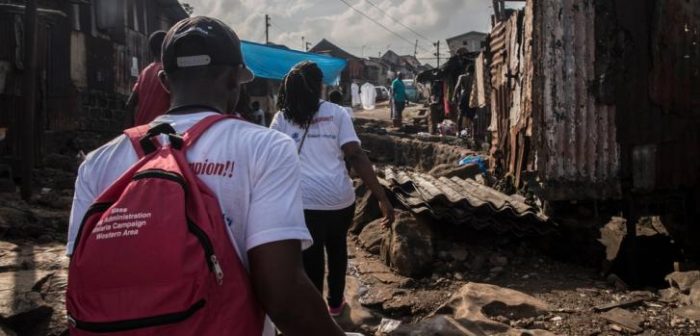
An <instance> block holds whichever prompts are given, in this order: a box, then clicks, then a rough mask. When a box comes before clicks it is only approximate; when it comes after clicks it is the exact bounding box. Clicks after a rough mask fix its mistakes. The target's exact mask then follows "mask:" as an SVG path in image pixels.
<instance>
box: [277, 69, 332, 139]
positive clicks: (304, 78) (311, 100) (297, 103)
mask: <svg viewBox="0 0 700 336" xmlns="http://www.w3.org/2000/svg"><path fill="white" fill-rule="evenodd" d="M322 81H323V72H322V71H321V69H320V68H319V67H318V65H316V63H313V62H309V61H304V62H301V63H298V64H297V65H295V66H294V67H293V68H292V70H290V71H289V73H288V74H287V75H286V76H285V77H284V80H283V81H282V86H280V90H279V96H278V100H277V108H279V109H280V111H282V113H283V114H284V117H285V119H287V120H289V121H291V122H293V123H295V124H297V125H299V126H300V127H307V126H308V125H310V124H311V121H312V120H313V118H314V115H315V114H316V112H318V107H319V100H320V99H321V84H322Z"/></svg>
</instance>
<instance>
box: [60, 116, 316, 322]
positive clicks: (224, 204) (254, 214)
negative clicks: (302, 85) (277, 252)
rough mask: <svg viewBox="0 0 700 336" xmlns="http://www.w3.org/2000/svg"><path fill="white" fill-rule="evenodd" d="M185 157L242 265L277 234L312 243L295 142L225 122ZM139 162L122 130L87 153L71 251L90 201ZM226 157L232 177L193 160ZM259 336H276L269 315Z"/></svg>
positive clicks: (179, 122)
mask: <svg viewBox="0 0 700 336" xmlns="http://www.w3.org/2000/svg"><path fill="white" fill-rule="evenodd" d="M212 114H214V113H213V112H202V113H194V114H186V115H162V116H160V117H158V118H156V120H154V121H153V122H152V123H151V125H155V124H158V123H163V122H166V123H169V124H171V125H172V126H173V128H175V130H176V131H177V132H178V133H182V132H184V131H185V130H187V129H188V128H190V127H192V126H193V125H194V124H195V123H197V122H198V121H199V120H201V119H202V118H204V117H206V116H209V115H212ZM187 159H188V161H189V162H190V163H191V164H193V165H194V167H195V172H196V173H198V176H199V178H201V179H202V181H203V182H204V183H205V184H206V185H207V186H208V187H209V188H210V189H211V190H212V192H214V194H215V195H216V196H217V198H218V199H219V205H220V206H221V211H222V212H223V214H224V217H225V219H226V223H227V225H228V228H229V234H230V237H231V238H232V241H233V242H234V246H235V247H236V250H237V251H238V255H239V257H240V258H241V261H242V262H243V264H244V265H246V266H247V265H248V254H247V253H246V252H247V251H250V250H251V249H253V248H255V247H257V246H260V245H264V244H267V243H272V242H275V241H282V240H301V241H302V245H303V248H307V247H308V246H310V245H311V243H312V241H311V235H310V234H309V232H308V230H307V228H306V224H305V222H304V213H303V209H302V203H301V194H300V188H299V176H300V175H299V159H298V157H297V155H296V147H295V146H294V142H293V141H291V140H290V139H289V138H288V137H286V136H283V135H281V134H279V133H278V132H274V131H271V130H269V129H267V128H264V127H260V126H258V125H255V124H252V123H249V122H246V121H242V120H224V121H221V122H219V123H217V124H215V125H214V126H212V127H211V128H210V129H209V130H207V131H206V133H204V134H203V135H202V137H201V138H200V139H199V140H198V141H197V142H196V143H195V145H194V147H192V148H191V149H190V150H189V151H188V152H187ZM136 161H137V155H136V152H135V151H134V149H133V147H132V144H131V142H130V141H129V140H128V139H127V138H126V137H125V136H123V135H122V136H119V137H117V138H115V139H114V140H112V141H111V142H109V143H107V144H106V145H104V146H102V147H100V148H99V149H97V150H95V151H93V152H91V153H90V154H88V156H87V158H86V160H85V162H83V164H82V165H81V166H80V169H79V170H78V179H77V180H76V182H75V197H74V199H73V209H72V211H71V217H70V224H69V228H68V247H67V249H68V254H71V253H72V251H73V244H74V242H75V238H76V236H77V234H78V229H79V227H80V222H81V220H82V219H83V217H84V215H85V212H86V211H87V209H88V207H90V205H91V204H92V202H93V201H94V200H95V199H96V198H97V197H98V196H99V194H100V193H101V192H102V191H104V190H105V189H106V188H107V187H109V186H110V185H111V184H112V183H113V182H114V181H116V180H117V178H119V176H121V174H122V173H123V172H125V171H126V170H127V169H128V168H129V167H130V166H131V165H133V164H134V163H135V162H136ZM229 162H230V163H231V165H232V166H233V167H234V168H233V171H232V174H230V176H229V175H228V174H224V175H223V176H222V175H213V174H207V173H206V172H207V169H202V171H201V172H199V171H198V169H197V167H198V164H201V165H200V166H199V167H206V165H208V164H210V163H211V164H224V165H226V164H227V163H229ZM209 171H212V170H209ZM215 172H218V170H215ZM215 172H214V173H215ZM263 335H265V336H268V335H274V332H273V328H272V325H271V324H270V322H269V319H268V321H267V323H266V326H265V332H264V333H263Z"/></svg>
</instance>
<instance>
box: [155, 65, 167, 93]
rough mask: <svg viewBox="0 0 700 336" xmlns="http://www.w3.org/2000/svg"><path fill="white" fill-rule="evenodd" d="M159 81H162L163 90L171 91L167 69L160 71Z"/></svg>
mask: <svg viewBox="0 0 700 336" xmlns="http://www.w3.org/2000/svg"><path fill="white" fill-rule="evenodd" d="M158 81H160V86H162V87H163V90H165V92H167V93H170V82H169V81H168V75H167V74H165V71H163V70H160V71H158Z"/></svg>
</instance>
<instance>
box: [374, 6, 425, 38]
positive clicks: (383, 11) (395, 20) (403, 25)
mask: <svg viewBox="0 0 700 336" xmlns="http://www.w3.org/2000/svg"><path fill="white" fill-rule="evenodd" d="M365 1H366V2H367V3H368V4H370V5H371V6H372V7H374V8H376V9H378V10H379V11H381V12H382V13H384V15H386V16H387V17H388V18H390V19H391V20H392V21H394V22H396V23H398V24H399V25H401V26H402V27H404V28H406V29H408V30H410V31H411V32H412V33H414V34H416V36H418V37H420V38H422V39H423V40H425V41H426V42H430V43H433V42H432V41H431V40H430V39H429V38H427V37H425V36H424V35H423V34H421V33H419V32H417V31H415V30H413V29H412V28H411V27H409V26H407V25H405V24H403V23H401V22H400V21H399V20H397V19H395V18H394V17H393V16H391V15H389V13H387V12H386V11H385V10H383V9H381V8H379V6H377V5H376V4H374V3H373V2H372V1H370V0H365Z"/></svg>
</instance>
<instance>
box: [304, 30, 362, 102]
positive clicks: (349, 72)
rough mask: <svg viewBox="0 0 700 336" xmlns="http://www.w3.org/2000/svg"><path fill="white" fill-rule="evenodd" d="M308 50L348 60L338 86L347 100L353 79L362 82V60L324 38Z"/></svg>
mask: <svg viewBox="0 0 700 336" xmlns="http://www.w3.org/2000/svg"><path fill="white" fill-rule="evenodd" d="M309 51H310V52H313V53H317V54H324V55H328V56H333V57H337V58H342V59H344V60H347V61H348V65H347V67H346V68H345V70H343V72H342V74H341V76H340V85H339V86H340V88H341V90H342V91H343V95H344V96H345V99H346V100H348V101H349V99H350V86H351V85H352V83H353V81H357V82H362V81H364V80H365V77H364V76H365V69H364V68H365V63H364V60H363V59H361V58H359V57H357V56H355V55H353V54H351V53H349V52H347V51H345V50H343V49H341V48H340V47H338V46H337V45H335V44H333V43H331V42H330V41H328V40H326V39H323V40H321V42H319V43H318V44H316V45H315V46H314V47H313V48H311V50H309Z"/></svg>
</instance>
